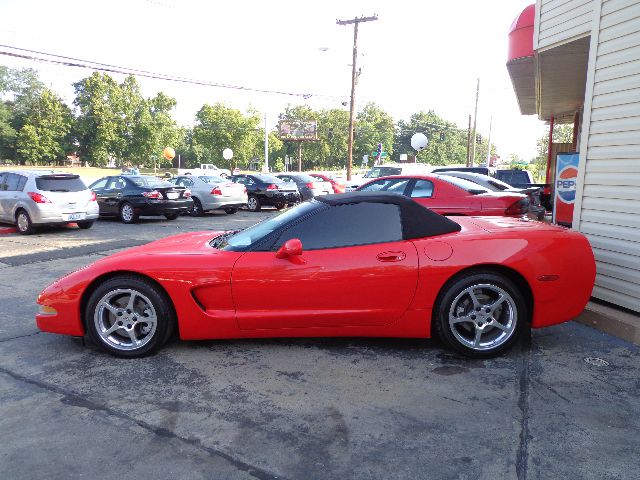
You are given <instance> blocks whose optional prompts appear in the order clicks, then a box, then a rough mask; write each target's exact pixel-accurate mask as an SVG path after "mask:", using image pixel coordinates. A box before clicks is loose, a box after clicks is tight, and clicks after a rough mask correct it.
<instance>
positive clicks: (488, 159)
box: [487, 115, 493, 168]
mask: <svg viewBox="0 0 640 480" xmlns="http://www.w3.org/2000/svg"><path fill="white" fill-rule="evenodd" d="M492 126H493V115H491V118H490V119H489V147H488V148H487V168H489V166H490V165H489V164H490V163H491V127H492Z"/></svg>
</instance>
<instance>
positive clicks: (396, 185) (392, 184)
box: [359, 178, 409, 193]
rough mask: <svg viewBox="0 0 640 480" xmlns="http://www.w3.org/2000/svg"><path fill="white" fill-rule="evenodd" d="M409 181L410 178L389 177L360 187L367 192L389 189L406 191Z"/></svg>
mask: <svg viewBox="0 0 640 480" xmlns="http://www.w3.org/2000/svg"><path fill="white" fill-rule="evenodd" d="M407 183H409V179H403V178H387V179H382V180H376V181H375V182H371V183H370V184H368V185H366V186H365V187H362V188H360V189H359V190H361V191H366V192H379V191H389V192H396V193H404V189H405V188H406V186H407Z"/></svg>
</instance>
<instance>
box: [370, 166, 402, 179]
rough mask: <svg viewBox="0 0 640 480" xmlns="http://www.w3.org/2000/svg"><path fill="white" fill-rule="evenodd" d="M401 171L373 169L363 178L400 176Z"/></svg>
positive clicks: (396, 168)
mask: <svg viewBox="0 0 640 480" xmlns="http://www.w3.org/2000/svg"><path fill="white" fill-rule="evenodd" d="M401 174H402V169H401V168H399V167H375V168H372V169H371V170H369V171H368V172H367V173H366V174H365V175H364V178H378V177H386V176H388V175H401Z"/></svg>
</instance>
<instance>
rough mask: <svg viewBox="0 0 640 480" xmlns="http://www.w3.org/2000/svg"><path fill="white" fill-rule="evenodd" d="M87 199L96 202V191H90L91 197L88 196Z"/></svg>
mask: <svg viewBox="0 0 640 480" xmlns="http://www.w3.org/2000/svg"><path fill="white" fill-rule="evenodd" d="M89 201H90V202H97V201H98V199H97V198H96V192H93V191H92V192H91V197H89Z"/></svg>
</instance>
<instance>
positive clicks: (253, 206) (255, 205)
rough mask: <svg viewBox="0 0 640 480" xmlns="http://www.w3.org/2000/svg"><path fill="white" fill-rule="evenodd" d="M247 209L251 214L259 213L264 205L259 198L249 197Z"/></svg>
mask: <svg viewBox="0 0 640 480" xmlns="http://www.w3.org/2000/svg"><path fill="white" fill-rule="evenodd" d="M247 208H248V209H249V211H250V212H259V211H260V209H261V208H262V204H261V203H260V200H259V199H258V197H256V196H255V195H249V198H248V199H247Z"/></svg>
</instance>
